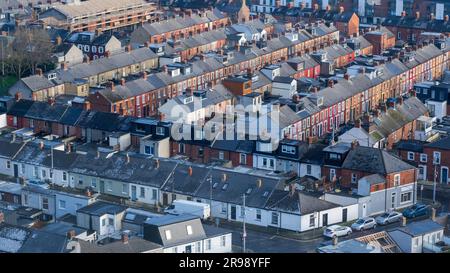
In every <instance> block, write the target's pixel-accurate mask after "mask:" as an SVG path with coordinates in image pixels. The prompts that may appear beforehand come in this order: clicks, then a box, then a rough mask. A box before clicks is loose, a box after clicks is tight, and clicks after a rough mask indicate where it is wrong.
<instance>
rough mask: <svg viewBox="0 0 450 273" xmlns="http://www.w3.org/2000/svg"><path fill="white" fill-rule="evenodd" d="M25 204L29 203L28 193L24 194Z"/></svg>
mask: <svg viewBox="0 0 450 273" xmlns="http://www.w3.org/2000/svg"><path fill="white" fill-rule="evenodd" d="M23 204H24V205H25V206H27V205H28V194H24V195H23Z"/></svg>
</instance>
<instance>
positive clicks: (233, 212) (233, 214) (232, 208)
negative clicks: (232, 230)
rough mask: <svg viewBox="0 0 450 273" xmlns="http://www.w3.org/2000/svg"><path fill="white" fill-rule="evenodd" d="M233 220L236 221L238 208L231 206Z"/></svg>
mask: <svg viewBox="0 0 450 273" xmlns="http://www.w3.org/2000/svg"><path fill="white" fill-rule="evenodd" d="M231 220H236V206H231Z"/></svg>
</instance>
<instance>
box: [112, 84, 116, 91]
mask: <svg viewBox="0 0 450 273" xmlns="http://www.w3.org/2000/svg"><path fill="white" fill-rule="evenodd" d="M115 90H116V86H115V85H114V83H113V82H111V91H112V92H114V91H115Z"/></svg>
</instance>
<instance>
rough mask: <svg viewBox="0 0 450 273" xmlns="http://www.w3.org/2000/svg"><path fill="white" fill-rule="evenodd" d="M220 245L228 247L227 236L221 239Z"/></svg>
mask: <svg viewBox="0 0 450 273" xmlns="http://www.w3.org/2000/svg"><path fill="white" fill-rule="evenodd" d="M220 245H221V246H226V245H227V237H226V236H222V237H220Z"/></svg>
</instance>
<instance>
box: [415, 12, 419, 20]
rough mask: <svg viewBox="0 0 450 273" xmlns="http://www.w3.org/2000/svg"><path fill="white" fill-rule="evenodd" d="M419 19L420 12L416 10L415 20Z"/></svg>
mask: <svg viewBox="0 0 450 273" xmlns="http://www.w3.org/2000/svg"><path fill="white" fill-rule="evenodd" d="M419 19H420V12H419V11H416V20H419Z"/></svg>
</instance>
